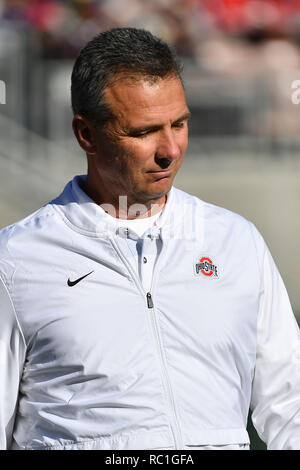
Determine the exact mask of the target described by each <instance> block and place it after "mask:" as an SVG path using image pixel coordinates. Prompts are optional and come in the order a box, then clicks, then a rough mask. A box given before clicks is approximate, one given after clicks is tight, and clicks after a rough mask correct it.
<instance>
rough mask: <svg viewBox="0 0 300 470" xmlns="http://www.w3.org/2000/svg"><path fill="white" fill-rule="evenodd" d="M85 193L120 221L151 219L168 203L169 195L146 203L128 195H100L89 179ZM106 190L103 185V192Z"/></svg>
mask: <svg viewBox="0 0 300 470" xmlns="http://www.w3.org/2000/svg"><path fill="white" fill-rule="evenodd" d="M82 189H83V190H84V191H85V193H86V194H87V195H88V196H89V197H90V198H91V199H92V200H93V201H94V202H95V203H96V204H98V205H99V206H101V207H102V209H103V210H104V211H105V212H106V213H107V214H109V215H110V216H112V217H115V218H118V219H137V218H146V217H151V216H154V215H155V214H157V213H158V212H160V211H161V210H162V209H163V207H164V205H165V204H166V201H167V194H164V195H162V196H161V197H159V198H157V199H150V200H148V201H146V202H141V201H139V200H136V199H135V200H134V199H133V198H131V197H130V196H129V195H126V194H116V195H114V194H112V193H110V192H109V191H107V192H106V191H104V192H103V193H105V196H104V194H103V193H102V191H101V193H102V194H99V191H98V188H95V187H94V186H93V185H92V184H91V181H89V177H88V178H87V182H86V184H85V186H84V187H83V188H82ZM103 189H105V188H104V187H103V185H102V190H103Z"/></svg>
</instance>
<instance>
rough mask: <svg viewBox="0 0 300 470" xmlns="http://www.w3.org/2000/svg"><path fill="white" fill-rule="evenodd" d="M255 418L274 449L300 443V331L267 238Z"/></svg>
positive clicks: (254, 388)
mask: <svg viewBox="0 0 300 470" xmlns="http://www.w3.org/2000/svg"><path fill="white" fill-rule="evenodd" d="M261 245H263V250H262V252H261V254H262V256H261V258H262V259H263V269H262V272H263V276H262V280H263V289H262V294H261V299H260V310H259V314H258V323H257V350H256V366H255V371H254V378H253V388H252V399H251V409H252V421H253V424H254V426H255V428H256V430H257V432H258V435H259V436H260V438H261V439H262V440H263V441H264V442H265V443H266V444H267V448H268V449H272V450H283V449H285V450H292V449H298V450H299V449H300V335H299V328H298V325H297V322H296V319H295V317H294V314H293V312H292V309H291V305H290V301H289V298H288V294H287V292H286V289H285V286H284V284H283V281H282V279H281V277H280V274H279V272H278V270H277V268H276V266H275V264H274V261H273V259H272V257H271V254H270V252H269V250H268V248H267V247H266V245H265V244H264V242H263V243H262V244H261Z"/></svg>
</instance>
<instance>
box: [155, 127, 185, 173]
mask: <svg viewBox="0 0 300 470" xmlns="http://www.w3.org/2000/svg"><path fill="white" fill-rule="evenodd" d="M180 154H181V150H180V147H179V145H178V143H177V141H176V136H175V135H174V132H173V131H172V129H168V130H166V131H165V132H163V134H161V136H160V140H159V142H158V146H157V149H156V153H155V161H156V163H157V164H158V165H159V166H160V167H161V168H167V167H168V166H169V165H170V164H171V163H172V161H173V160H177V159H178V158H179V157H180Z"/></svg>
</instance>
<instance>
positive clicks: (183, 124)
mask: <svg viewBox="0 0 300 470" xmlns="http://www.w3.org/2000/svg"><path fill="white" fill-rule="evenodd" d="M185 124H186V121H180V122H174V124H173V126H172V127H176V128H177V129H182V128H183V127H184V126H185Z"/></svg>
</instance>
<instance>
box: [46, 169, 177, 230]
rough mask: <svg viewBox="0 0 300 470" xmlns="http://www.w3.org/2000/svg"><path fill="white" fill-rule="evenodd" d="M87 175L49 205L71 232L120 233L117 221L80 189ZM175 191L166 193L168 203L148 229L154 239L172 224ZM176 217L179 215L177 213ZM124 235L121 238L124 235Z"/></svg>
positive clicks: (68, 187)
mask: <svg viewBox="0 0 300 470" xmlns="http://www.w3.org/2000/svg"><path fill="white" fill-rule="evenodd" d="M86 179H87V175H78V176H75V177H74V178H73V180H71V181H70V182H69V183H68V184H67V185H66V187H65V188H64V190H63V192H62V193H61V194H60V196H58V197H57V198H56V199H54V200H52V201H51V202H50V204H52V205H53V207H54V208H55V209H56V210H58V211H59V212H60V214H61V215H62V216H63V218H64V220H65V222H66V223H67V224H68V225H69V226H71V228H73V229H74V230H76V231H78V232H81V233H83V234H85V235H90V236H94V237H101V238H107V237H111V236H113V235H117V234H120V233H119V232H120V231H119V227H118V224H117V222H115V221H114V218H113V217H110V216H109V215H108V214H106V212H105V211H104V210H103V209H102V207H100V206H99V205H98V204H96V203H95V202H94V201H93V200H92V199H91V198H90V197H89V196H88V195H87V194H86V193H85V192H84V190H83V189H82V187H83V185H84V183H85V181H86ZM173 206H174V188H171V190H170V191H169V193H168V198H167V202H166V204H165V206H164V209H163V213H162V215H161V217H160V218H159V223H158V225H157V227H154V228H153V229H150V230H151V232H153V236H158V235H161V234H162V233H165V234H167V232H168V231H169V229H170V223H171V222H172V217H170V216H171V214H172V208H173ZM177 215H178V216H179V213H178V212H177ZM123 236H124V235H123Z"/></svg>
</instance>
